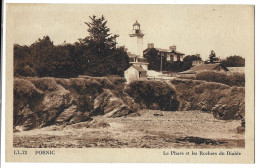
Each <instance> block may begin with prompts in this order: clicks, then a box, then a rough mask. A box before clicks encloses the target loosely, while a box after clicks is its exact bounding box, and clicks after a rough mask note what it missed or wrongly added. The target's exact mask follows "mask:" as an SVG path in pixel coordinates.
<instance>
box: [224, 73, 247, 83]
mask: <svg viewBox="0 0 260 168" xmlns="http://www.w3.org/2000/svg"><path fill="white" fill-rule="evenodd" d="M227 78H228V79H229V85H231V86H245V74H244V73H239V72H236V73H232V74H229V75H227Z"/></svg>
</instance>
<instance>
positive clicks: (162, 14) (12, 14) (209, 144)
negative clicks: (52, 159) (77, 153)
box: [6, 4, 254, 162]
mask: <svg viewBox="0 0 260 168" xmlns="http://www.w3.org/2000/svg"><path fill="white" fill-rule="evenodd" d="M6 11H7V21H6V23H7V27H9V28H10V29H7V45H8V46H7V49H8V48H9V49H11V50H10V52H9V55H7V58H6V59H7V65H6V66H7V69H8V70H7V73H6V77H7V78H8V79H9V80H8V81H9V83H8V88H9V92H8V91H6V93H7V94H8V95H9V97H10V98H11V99H9V100H12V101H9V102H7V103H8V104H9V106H8V104H7V107H10V108H7V109H8V110H7V111H6V115H7V117H8V119H6V132H8V136H7V139H6V140H7V142H6V143H8V144H9V147H11V148H12V149H14V155H16V154H18V155H19V154H21V152H22V153H23V151H21V150H17V149H25V151H26V150H27V149H28V150H30V149H31V150H34V149H46V150H39V151H38V150H36V151H35V155H37V154H39V155H44V154H46V152H47V154H48V155H49V154H50V153H51V151H53V150H54V151H55V150H56V149H57V150H58V149H62V150H64V151H66V150H69V149H75V150H77V149H80V150H82V151H84V150H88V149H92V151H94V150H95V149H99V150H103V149H106V150H110V149H116V150H119V149H143V150H148V149H154V150H157V149H164V150H165V149H169V150H166V151H162V150H161V151H162V155H169V153H170V155H189V154H188V153H187V152H182V151H180V150H184V151H185V150H189V149H195V150H202V151H199V152H198V155H211V156H212V155H221V154H219V152H215V151H214V150H220V149H221V150H225V152H224V154H225V155H231V156H233V157H235V156H237V155H243V152H240V151H239V150H242V151H247V152H248V151H250V152H252V155H253V151H252V149H253V148H252V147H253V143H254V139H252V137H253V136H254V132H252V128H253V127H252V126H253V124H254V118H253V116H254V107H253V105H252V103H254V102H253V101H254V93H253V92H252V91H254V85H253V82H254V76H252V75H253V74H254V6H250V5H109V4H106V5H105V4H103V5H97V4H96V5H94V4H7V7H6ZM249 101H250V103H248V102H249ZM7 113H8V114H7ZM7 127H8V128H7ZM253 129H254V128H253ZM249 131H251V132H249ZM247 136H250V137H251V138H247ZM247 144H249V145H247ZM81 148H83V149H81ZM248 148H250V150H248ZM47 149H48V150H47ZM175 149H176V151H175ZM204 149H207V150H204ZM211 149H212V150H213V151H212V152H211V151H209V150H211ZM234 149H235V150H234ZM37 152H38V153H37ZM56 153H57V152H56ZM167 153H168V154H167ZM23 154H24V153H23ZM241 157H242V156H241ZM243 157H244V156H243ZM10 158H11V156H10ZM250 158H251V157H250ZM229 159H230V158H229ZM246 160H247V159H246ZM251 161H252V160H251ZM187 162H188V161H187ZM203 162H204V161H203Z"/></svg>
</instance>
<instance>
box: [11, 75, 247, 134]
mask: <svg viewBox="0 0 260 168" xmlns="http://www.w3.org/2000/svg"><path fill="white" fill-rule="evenodd" d="M244 99H245V90H244V87H236V86H233V87H230V86H227V85H224V84H219V83H215V82H206V81H196V80H173V81H171V82H168V83H167V82H162V81H134V82H132V83H130V84H125V79H124V78H121V77H116V76H110V77H88V76H85V77H79V78H70V79H61V78H49V77H45V78H34V77H28V78H15V79H14V103H13V107H14V110H13V113H14V123H13V126H14V128H19V129H20V130H32V129H35V128H42V127H46V126H50V125H71V124H76V123H80V122H85V121H91V120H92V118H93V117H94V116H100V115H102V116H104V117H108V118H111V117H112V118H113V117H122V116H129V115H130V116H136V115H138V112H137V111H139V110H140V109H152V110H163V111H185V110H201V111H205V112H209V113H211V112H212V113H213V116H214V117H215V118H217V119H223V120H230V119H236V120H241V126H242V127H244V126H245V120H244V116H245V100H244ZM156 117H157V118H158V117H160V115H158V116H157V115H156ZM17 126H18V127H17ZM16 131H17V130H16ZM18 131H19V130H18ZM240 132H241V131H240Z"/></svg>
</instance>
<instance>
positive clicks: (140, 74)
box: [124, 65, 147, 83]
mask: <svg viewBox="0 0 260 168" xmlns="http://www.w3.org/2000/svg"><path fill="white" fill-rule="evenodd" d="M124 75H125V78H126V81H127V83H130V82H132V81H134V80H147V70H145V69H143V68H142V67H141V66H137V65H132V66H130V67H129V68H128V69H127V70H125V72H124Z"/></svg>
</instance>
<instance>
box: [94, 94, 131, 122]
mask: <svg viewBox="0 0 260 168" xmlns="http://www.w3.org/2000/svg"><path fill="white" fill-rule="evenodd" d="M132 112H133V110H132V109H130V107H129V106H128V105H126V104H125V103H124V102H123V101H122V99H120V98H118V97H116V96H115V95H114V94H113V93H112V92H111V91H110V90H104V92H103V93H102V94H100V95H99V96H98V97H97V98H96V99H95V101H94V110H93V111H92V112H91V113H90V115H91V116H95V115H105V116H106V117H120V116H126V115H128V114H130V113H132Z"/></svg>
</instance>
